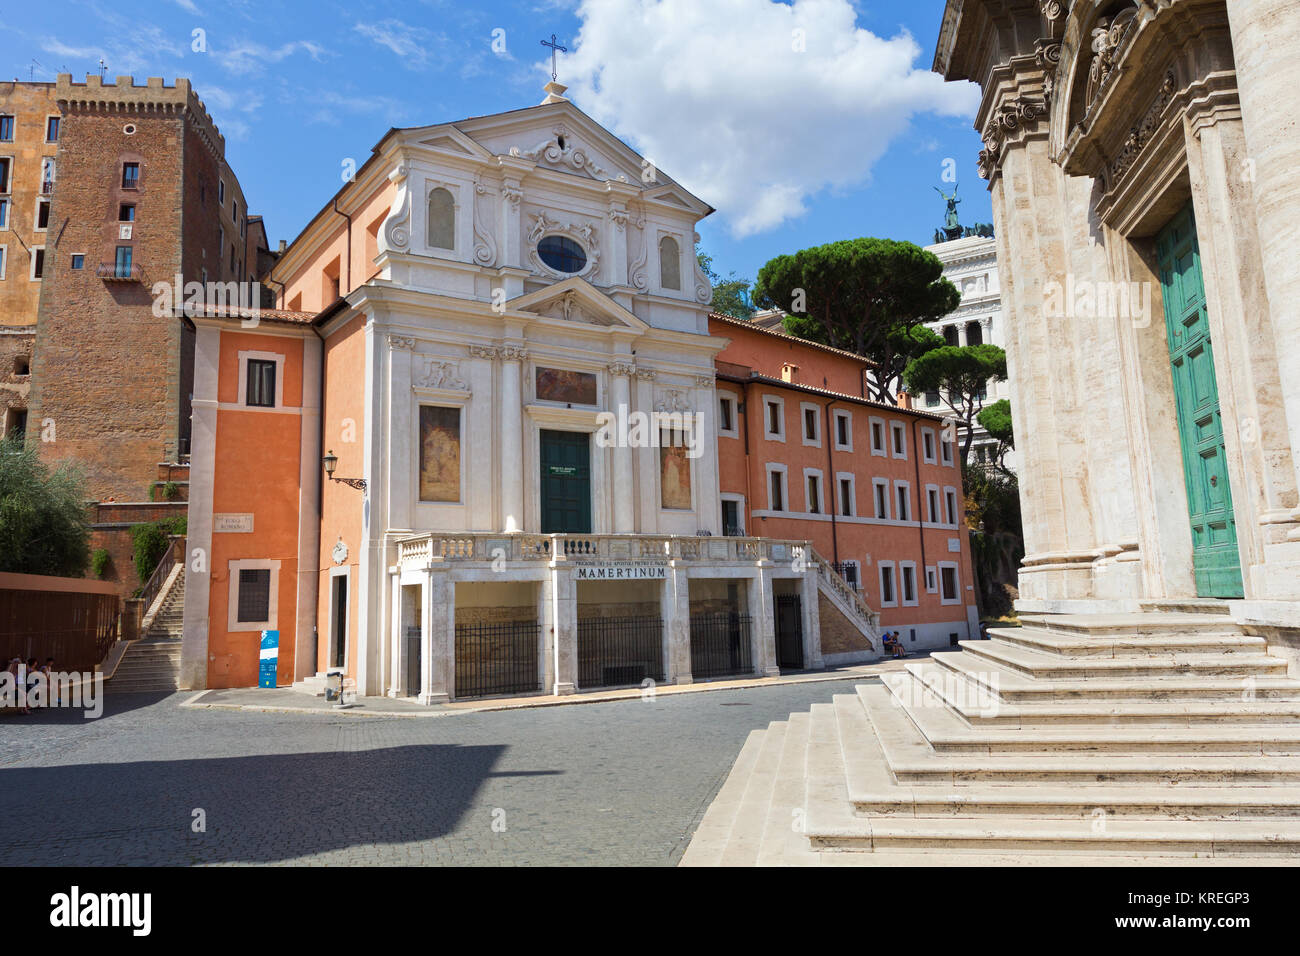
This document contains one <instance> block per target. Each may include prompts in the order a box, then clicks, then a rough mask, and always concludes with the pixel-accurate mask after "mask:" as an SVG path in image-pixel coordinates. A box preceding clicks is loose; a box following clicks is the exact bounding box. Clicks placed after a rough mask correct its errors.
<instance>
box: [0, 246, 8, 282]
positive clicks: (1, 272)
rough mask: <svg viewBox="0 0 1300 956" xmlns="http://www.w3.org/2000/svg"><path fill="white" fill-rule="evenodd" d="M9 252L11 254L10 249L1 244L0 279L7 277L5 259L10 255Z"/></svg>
mask: <svg viewBox="0 0 1300 956" xmlns="http://www.w3.org/2000/svg"><path fill="white" fill-rule="evenodd" d="M8 254H9V250H8V249H6V248H5V247H4V246H0V279H3V278H4V277H5V266H6V265H7V263H6V262H5V259H6V257H7V256H8Z"/></svg>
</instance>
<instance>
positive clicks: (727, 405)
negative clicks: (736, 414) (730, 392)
mask: <svg viewBox="0 0 1300 956" xmlns="http://www.w3.org/2000/svg"><path fill="white" fill-rule="evenodd" d="M733 407H734V403H733V402H732V401H731V399H729V398H721V399H718V428H719V429H720V430H722V431H724V432H729V431H731V430H732V429H733V427H734V426H733V425H732V423H731V414H732V409H733Z"/></svg>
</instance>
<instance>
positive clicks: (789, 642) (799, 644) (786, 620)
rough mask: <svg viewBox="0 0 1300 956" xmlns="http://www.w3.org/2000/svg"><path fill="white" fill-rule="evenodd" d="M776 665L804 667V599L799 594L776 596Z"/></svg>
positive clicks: (796, 668)
mask: <svg viewBox="0 0 1300 956" xmlns="http://www.w3.org/2000/svg"><path fill="white" fill-rule="evenodd" d="M776 666H777V667H783V668H785V667H788V668H791V669H793V670H801V669H802V668H803V601H802V600H801V599H800V596H799V595H798V594H778V595H777V596H776Z"/></svg>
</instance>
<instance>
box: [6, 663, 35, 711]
mask: <svg viewBox="0 0 1300 956" xmlns="http://www.w3.org/2000/svg"><path fill="white" fill-rule="evenodd" d="M9 673H10V674H11V675H12V676H13V681H14V695H15V697H17V701H18V713H20V714H30V713H31V709H30V708H29V707H28V706H27V668H26V667H24V666H23V659H22V658H21V657H15V658H14V659H13V660H11V661H10V662H9Z"/></svg>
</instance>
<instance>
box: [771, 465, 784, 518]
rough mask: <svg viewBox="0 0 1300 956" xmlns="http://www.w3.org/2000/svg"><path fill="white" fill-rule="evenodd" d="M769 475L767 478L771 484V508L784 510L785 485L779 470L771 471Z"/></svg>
mask: <svg viewBox="0 0 1300 956" xmlns="http://www.w3.org/2000/svg"><path fill="white" fill-rule="evenodd" d="M770 475H771V477H770V479H769V480H770V482H771V485H772V510H773V511H784V510H785V486H784V483H783V476H782V474H781V472H779V471H773V472H771V473H770Z"/></svg>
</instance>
